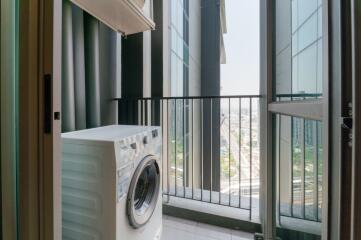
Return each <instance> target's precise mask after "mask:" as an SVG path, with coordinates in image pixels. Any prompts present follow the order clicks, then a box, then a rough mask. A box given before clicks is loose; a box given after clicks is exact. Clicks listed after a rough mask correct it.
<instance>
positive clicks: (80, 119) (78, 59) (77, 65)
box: [73, 6, 86, 130]
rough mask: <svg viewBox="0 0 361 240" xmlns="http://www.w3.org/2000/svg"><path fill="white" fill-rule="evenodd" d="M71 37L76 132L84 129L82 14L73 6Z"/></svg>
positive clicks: (84, 94)
mask: <svg viewBox="0 0 361 240" xmlns="http://www.w3.org/2000/svg"><path fill="white" fill-rule="evenodd" d="M73 37H74V38H73V49H74V79H75V83H74V85H75V93H76V94H75V113H76V114H75V117H76V119H75V126H76V129H77V130H80V129H85V128H86V97H85V96H86V93H85V53H84V14H83V11H82V10H81V9H80V8H78V7H76V6H73Z"/></svg>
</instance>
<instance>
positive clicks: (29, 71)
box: [19, 0, 62, 240]
mask: <svg viewBox="0 0 361 240" xmlns="http://www.w3.org/2000/svg"><path fill="white" fill-rule="evenodd" d="M61 9H62V1H61V0H52V1H46V0H27V1H21V3H20V14H19V15H20V22H19V25H20V26H19V27H20V34H21V37H20V43H19V45H20V46H19V47H20V52H19V54H20V65H19V84H20V92H19V96H20V100H19V118H20V120H19V125H20V127H19V134H20V143H19V145H20V147H19V182H20V184H19V199H21V201H20V203H19V239H24V240H25V239H26V240H38V239H40V240H47V239H54V240H60V239H61V172H60V169H61V164H60V129H61V128H60V121H59V120H57V119H58V118H59V117H60V91H61V32H62V31H61V19H62V18H61V12H62V11H61ZM45 75H47V76H50V83H51V84H50V85H47V86H48V88H47V89H45V85H44V82H45ZM55 113H56V114H55ZM45 120H46V121H48V123H50V125H48V126H50V131H48V130H49V129H47V131H45V124H44V121H45Z"/></svg>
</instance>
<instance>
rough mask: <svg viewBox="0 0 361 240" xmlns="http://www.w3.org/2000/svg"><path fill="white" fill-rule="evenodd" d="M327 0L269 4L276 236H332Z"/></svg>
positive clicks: (271, 207) (271, 229)
mask: <svg viewBox="0 0 361 240" xmlns="http://www.w3.org/2000/svg"><path fill="white" fill-rule="evenodd" d="M327 2H328V1H326V0H273V1H269V3H268V6H267V8H266V9H267V10H266V11H267V14H268V15H269V16H268V20H270V21H272V23H268V24H267V25H268V27H267V40H268V41H269V43H268V44H267V45H265V46H266V47H265V48H266V50H267V52H268V55H269V58H268V62H267V65H268V69H267V79H268V80H267V84H268V88H267V90H266V93H267V95H268V99H267V104H266V106H267V111H268V124H267V126H268V135H269V137H268V142H267V146H268V148H269V151H268V156H267V157H268V161H267V162H268V169H270V170H269V171H268V172H267V173H268V177H267V180H266V184H267V187H268V188H270V189H271V190H272V191H267V192H268V193H269V196H268V197H267V198H266V200H267V201H271V202H272V204H266V207H265V209H266V217H267V219H266V222H265V224H266V225H267V226H268V227H266V228H265V229H266V231H265V232H264V233H265V235H266V236H268V237H270V235H273V236H277V237H279V238H281V239H282V240H288V239H290V240H297V239H327V224H325V223H327V191H328V187H327V183H328V182H327V179H328V161H327V159H328V156H327V152H328V151H327V149H328V141H327V139H328V136H327V134H328V131H327V129H328V75H327V69H328V25H327V14H328V7H327ZM267 229H268V231H267Z"/></svg>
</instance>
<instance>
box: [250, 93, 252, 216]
mask: <svg viewBox="0 0 361 240" xmlns="http://www.w3.org/2000/svg"><path fill="white" fill-rule="evenodd" d="M249 141H250V142H249V211H250V213H249V219H250V220H251V219H252V98H250V99H249Z"/></svg>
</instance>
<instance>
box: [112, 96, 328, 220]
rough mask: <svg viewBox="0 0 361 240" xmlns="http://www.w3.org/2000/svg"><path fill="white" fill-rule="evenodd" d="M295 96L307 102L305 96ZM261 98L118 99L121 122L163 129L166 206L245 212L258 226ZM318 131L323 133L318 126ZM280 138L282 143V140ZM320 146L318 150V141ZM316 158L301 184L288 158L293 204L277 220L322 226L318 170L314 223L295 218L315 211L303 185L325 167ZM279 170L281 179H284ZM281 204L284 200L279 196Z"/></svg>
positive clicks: (281, 207) (305, 168)
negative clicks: (184, 203) (186, 203)
mask: <svg viewBox="0 0 361 240" xmlns="http://www.w3.org/2000/svg"><path fill="white" fill-rule="evenodd" d="M278 97H280V98H281V97H282V98H288V97H289V96H278ZM292 97H294V98H297V99H298V98H300V97H302V99H305V96H295V95H293V96H292ZM308 97H309V98H313V97H318V96H307V98H308ZM259 99H260V96H259V95H242V96H204V97H162V98H156V97H155V98H126V99H117V101H118V102H119V104H118V105H119V123H120V124H132V125H158V126H161V128H162V137H163V166H162V169H163V193H164V196H165V198H164V199H165V201H169V199H170V198H182V199H191V200H195V201H201V202H206V203H211V204H216V205H222V206H227V207H231V208H237V209H242V210H244V211H245V212H247V213H248V218H249V220H253V221H257V220H258V217H259V201H260V157H259V155H260V146H259V143H260V141H259V135H260V131H262V128H261V126H260V117H259V116H260V104H259ZM315 126H317V132H319V123H317V125H315ZM281 128H282V126H281ZM279 129H280V128H279ZM303 129H306V128H305V127H304V128H303ZM278 131H279V130H278ZM292 131H293V129H290V134H292V136H294V133H292ZM305 133H306V132H305V130H302V132H300V134H301V135H302V136H299V138H300V139H305V136H303V135H304V134H305ZM318 134H320V133H318ZM277 137H278V138H279V139H280V138H281V137H282V136H281V135H278V136H277ZM292 139H293V140H292V144H291V148H292V149H290V151H293V150H295V151H296V150H297V146H295V142H294V141H296V140H295V138H292ZM317 141H319V140H317ZM317 144H318V145H317V146H320V143H319V142H317ZM303 146H304V145H303ZM304 150H305V147H303V151H304ZM317 154H318V157H317V162H315V163H314V164H316V165H312V164H309V163H308V162H306V164H305V161H303V162H302V163H304V164H303V165H302V166H303V168H301V169H303V171H301V172H302V174H301V175H302V176H304V177H303V178H301V179H299V178H298V177H297V176H296V175H295V173H298V172H297V171H298V170H297V168H295V166H297V165H296V164H298V162H296V160H295V159H296V158H295V157H294V156H295V154H293V155H291V157H290V158H289V159H287V161H289V164H290V165H291V166H293V167H292V169H290V171H291V175H290V176H291V177H290V178H288V179H287V181H288V182H289V183H288V185H287V186H290V187H291V189H292V191H291V192H290V194H289V198H290V199H291V204H288V203H287V202H286V203H282V202H279V208H278V211H279V216H287V217H291V218H294V219H302V220H312V221H317V222H320V221H321V218H320V213H319V212H320V211H321V210H320V208H321V201H320V200H321V195H322V181H321V178H322V172H320V171H316V172H317V173H315V174H317V176H316V177H314V175H313V176H312V177H313V179H316V178H317V180H315V181H316V182H315V183H314V184H317V187H316V188H317V193H313V192H312V196H315V197H316V198H317V199H316V201H317V206H315V207H314V208H312V209H314V211H315V212H316V213H315V216H316V217H315V218H312V219H311V218H308V217H307V214H302V215H297V214H294V213H295V212H296V211H298V209H299V208H300V209H302V211H304V210H305V209H306V210H305V211H304V212H305V213H307V211H311V210H308V209H310V207H309V206H307V204H308V202H310V201H308V199H310V198H311V193H310V190H309V189H307V187H305V186H308V185H307V184H309V183H310V182H311V181H310V180H309V178H310V177H311V176H308V175H307V173H308V172H307V171H308V168H309V169H311V168H313V169H319V168H320V167H321V166H319V165H320V163H321V162H320V161H321V160H320V159H321V156H320V154H321V152H318V153H317ZM307 164H308V165H307ZM311 165H312V166H311ZM278 171H279V175H282V174H283V173H282V172H280V170H278ZM292 171H293V172H292ZM300 180H302V181H303V182H302V181H301V182H300ZM278 187H279V190H278V192H279V193H278V194H281V192H282V191H283V189H281V188H282V187H281V185H279V186H278ZM283 192H284V191H283ZM316 194H317V195H316ZM297 196H302V198H300V199H304V200H302V201H299V202H297V201H296V199H297ZM279 200H280V201H282V199H281V197H280V196H279ZM284 209H286V210H287V209H291V213H292V214H287V211H286V210H284Z"/></svg>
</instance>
